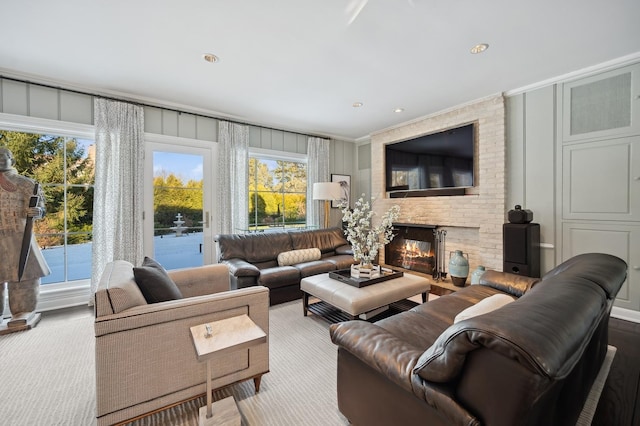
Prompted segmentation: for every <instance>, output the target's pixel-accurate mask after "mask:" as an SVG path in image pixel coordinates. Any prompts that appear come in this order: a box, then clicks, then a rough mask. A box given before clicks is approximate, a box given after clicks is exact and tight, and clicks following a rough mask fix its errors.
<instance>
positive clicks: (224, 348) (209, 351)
mask: <svg viewBox="0 0 640 426" xmlns="http://www.w3.org/2000/svg"><path fill="white" fill-rule="evenodd" d="M190 330H191V338H192V340H193V346H194V347H195V350H196V355H197V357H198V361H201V362H202V361H206V362H207V378H206V383H207V405H206V406H205V407H201V408H200V413H199V423H198V424H199V425H200V426H211V425H237V426H240V422H241V419H240V413H239V412H238V406H237V405H236V402H235V400H234V399H233V396H229V397H227V398H224V399H222V400H220V401H216V402H215V403H212V402H211V400H212V395H211V391H212V389H211V375H212V368H211V364H212V361H215V359H217V358H218V357H219V356H221V355H224V354H227V353H229V352H233V351H237V350H239V349H246V348H249V347H251V346H255V345H259V344H261V343H265V342H266V341H267V335H266V334H265V332H264V331H263V330H262V329H261V328H260V327H258V326H257V325H256V324H255V323H254V322H253V321H252V320H251V318H249V316H248V315H246V314H245V315H240V316H236V317H231V318H227V319H223V320H220V321H212V322H209V323H207V324H200V325H196V326H194V327H191V328H190ZM214 411H215V413H214Z"/></svg>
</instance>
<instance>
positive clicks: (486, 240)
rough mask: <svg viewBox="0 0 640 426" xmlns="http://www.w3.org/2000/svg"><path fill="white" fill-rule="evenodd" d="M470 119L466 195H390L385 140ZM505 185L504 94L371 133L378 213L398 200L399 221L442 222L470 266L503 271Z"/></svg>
mask: <svg viewBox="0 0 640 426" xmlns="http://www.w3.org/2000/svg"><path fill="white" fill-rule="evenodd" d="M472 122H475V123H477V139H476V152H477V156H476V164H475V165H474V167H475V170H476V176H475V187H474V188H473V189H470V190H467V194H466V195H464V196H437V197H412V198H404V199H401V198H386V192H385V184H384V170H383V168H384V161H383V158H384V145H385V144H388V143H392V142H396V141H400V140H405V139H409V138H413V137H417V136H420V135H424V134H428V133H434V132H437V131H440V130H444V129H447V128H451V127H456V126H460V125H463V124H468V123H472ZM505 188H506V185H505V105H504V99H503V97H502V96H495V97H492V98H489V99H485V100H482V101H479V102H477V103H473V104H469V105H466V106H462V107H460V108H458V109H455V110H452V111H449V112H445V113H442V114H440V115H436V116H433V117H428V118H425V119H423V120H420V121H415V122H412V123H410V124H407V125H405V126H402V127H398V128H394V129H390V130H387V131H383V132H380V133H376V134H374V135H372V138H371V192H372V195H373V197H375V202H374V210H375V212H376V214H377V215H378V217H379V216H380V215H382V214H383V213H384V212H385V211H386V210H387V209H388V208H389V207H391V206H392V205H393V204H398V205H399V206H400V219H399V220H398V221H399V222H402V223H419V224H431V225H438V226H440V227H443V228H444V229H446V230H447V236H446V243H447V244H446V249H447V251H453V250H462V251H464V252H465V253H468V254H469V263H470V266H471V269H472V270H473V269H475V267H476V266H477V265H484V266H486V267H488V268H489V269H495V270H500V271H501V270H502V224H503V223H504V221H505V211H506V210H505V209H506V206H505V192H506V189H505ZM382 256H384V253H383V254H382ZM446 258H448V254H447V255H446ZM381 260H382V259H381Z"/></svg>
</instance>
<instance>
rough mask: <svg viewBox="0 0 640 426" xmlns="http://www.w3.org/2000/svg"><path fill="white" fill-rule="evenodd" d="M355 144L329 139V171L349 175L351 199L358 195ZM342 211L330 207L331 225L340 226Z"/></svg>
mask: <svg viewBox="0 0 640 426" xmlns="http://www.w3.org/2000/svg"><path fill="white" fill-rule="evenodd" d="M355 164H356V144H355V143H353V142H346V141H340V140H331V145H330V148H329V169H330V173H333V174H340V175H349V176H351V188H350V189H351V200H353V198H354V197H357V196H358V192H357V175H356V167H355ZM341 221H342V212H341V211H340V209H338V208H332V209H331V211H330V213H329V223H330V225H331V226H341Z"/></svg>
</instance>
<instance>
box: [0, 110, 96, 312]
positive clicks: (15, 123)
mask: <svg viewBox="0 0 640 426" xmlns="http://www.w3.org/2000/svg"><path fill="white" fill-rule="evenodd" d="M0 129H2V130H8V131H14V132H25V133H36V134H49V135H52V136H61V137H65V138H78V139H89V140H95V126H93V125H89V124H79V123H71V122H67V121H58V120H50V119H46V118H37V117H27V116H21V115H13V114H5V113H0ZM90 285H91V279H90V278H86V279H81V280H74V281H60V282H55V283H50V284H46V285H42V286H40V295H41V299H42V296H45V295H46V294H47V293H55V292H59V291H66V290H72V289H73V290H83V291H84V290H87V291H88V290H89V289H90ZM80 297H82V296H80ZM87 298H88V295H87V296H84V301H85V302H86V301H87ZM41 302H42V300H40V301H39V304H38V307H39V310H46V309H40V305H41V304H42V303H41ZM64 303H65V306H72V305H77V303H69V302H64Z"/></svg>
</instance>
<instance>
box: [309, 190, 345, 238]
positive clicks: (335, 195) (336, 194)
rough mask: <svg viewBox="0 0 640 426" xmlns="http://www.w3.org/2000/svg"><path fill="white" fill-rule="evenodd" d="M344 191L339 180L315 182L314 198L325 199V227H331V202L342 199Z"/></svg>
mask: <svg viewBox="0 0 640 426" xmlns="http://www.w3.org/2000/svg"><path fill="white" fill-rule="evenodd" d="M341 198H342V191H341V190H340V184H339V183H338V182H316V183H314V184H313V199H314V200H322V201H324V227H325V228H328V227H329V202H330V201H333V200H340V199H341Z"/></svg>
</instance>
